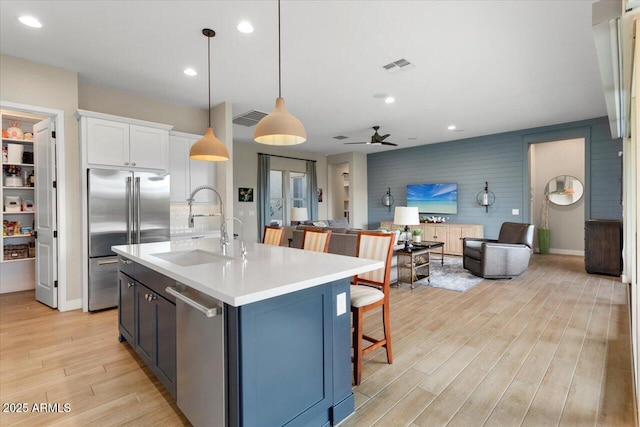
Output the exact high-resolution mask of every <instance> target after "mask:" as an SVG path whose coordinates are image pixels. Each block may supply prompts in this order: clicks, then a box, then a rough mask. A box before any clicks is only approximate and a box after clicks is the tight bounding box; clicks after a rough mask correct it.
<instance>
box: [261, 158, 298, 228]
mask: <svg viewBox="0 0 640 427" xmlns="http://www.w3.org/2000/svg"><path fill="white" fill-rule="evenodd" d="M269 177H270V180H271V186H270V188H269V194H270V199H271V200H270V205H269V213H270V215H269V224H270V225H279V226H282V225H284V224H288V223H289V214H290V211H291V208H292V207H296V208H303V207H305V206H307V199H306V198H307V175H306V174H305V173H304V172H293V171H282V170H275V169H272V170H271V171H270V173H269ZM285 195H288V197H285Z"/></svg>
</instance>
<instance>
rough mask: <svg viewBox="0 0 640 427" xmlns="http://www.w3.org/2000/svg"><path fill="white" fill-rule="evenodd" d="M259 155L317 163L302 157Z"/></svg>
mask: <svg viewBox="0 0 640 427" xmlns="http://www.w3.org/2000/svg"><path fill="white" fill-rule="evenodd" d="M258 154H262V155H263V156H271V157H282V158H283V159H291V160H304V161H305V162H313V163H316V162H317V160H310V159H301V158H300V157H289V156H279V155H277V154H267V153H258Z"/></svg>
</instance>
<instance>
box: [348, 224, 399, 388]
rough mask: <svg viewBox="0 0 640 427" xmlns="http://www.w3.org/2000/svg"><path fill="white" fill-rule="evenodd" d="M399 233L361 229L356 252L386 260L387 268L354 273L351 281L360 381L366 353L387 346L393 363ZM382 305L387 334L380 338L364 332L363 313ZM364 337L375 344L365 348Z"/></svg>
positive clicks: (355, 372)
mask: <svg viewBox="0 0 640 427" xmlns="http://www.w3.org/2000/svg"><path fill="white" fill-rule="evenodd" d="M394 237H395V235H394V234H388V233H380V232H373V231H361V232H359V233H358V242H357V246H356V256H357V257H359V258H367V259H375V260H379V261H384V263H385V266H384V268H380V269H378V270H374V271H370V272H367V273H363V274H359V275H357V276H354V277H353V285H351V287H350V290H351V314H352V318H353V319H352V321H353V343H352V345H353V379H354V382H355V384H356V385H359V384H360V380H361V376H362V356H364V355H365V354H367V353H369V352H371V351H373V350H375V349H376V348H379V347H385V349H386V350H387V362H388V363H393V355H392V353H391V321H390V318H389V288H390V286H389V282H390V274H391V256H392V255H393V240H394ZM380 306H382V324H383V327H384V338H382V339H377V338H372V337H370V336H367V335H364V334H363V325H362V322H363V315H364V313H365V312H367V311H369V310H373V309H374V308H376V307H380ZM363 340H367V341H369V342H371V343H372V344H371V345H370V346H368V347H366V348H363V344H362V342H363Z"/></svg>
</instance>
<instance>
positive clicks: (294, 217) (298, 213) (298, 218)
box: [291, 208, 309, 225]
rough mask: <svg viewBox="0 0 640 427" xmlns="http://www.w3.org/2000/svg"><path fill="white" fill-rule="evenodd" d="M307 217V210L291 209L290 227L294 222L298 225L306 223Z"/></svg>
mask: <svg viewBox="0 0 640 427" xmlns="http://www.w3.org/2000/svg"><path fill="white" fill-rule="evenodd" d="M308 219H309V217H308V216H307V208H291V225H293V222H294V221H295V222H296V223H297V224H296V225H298V224H300V222H302V221H307V220H308Z"/></svg>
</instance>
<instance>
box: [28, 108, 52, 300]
mask: <svg viewBox="0 0 640 427" xmlns="http://www.w3.org/2000/svg"><path fill="white" fill-rule="evenodd" d="M55 144H56V140H55V138H54V126H53V120H52V119H45V120H43V121H41V122H40V123H37V124H35V125H34V126H33V152H34V164H35V171H36V172H35V179H36V184H35V211H36V212H35V230H36V233H37V234H36V239H35V240H36V300H38V301H40V302H41V303H43V304H46V305H48V306H50V307H52V308H56V307H57V306H58V289H57V283H56V281H57V279H58V271H57V268H58V254H57V247H58V245H57V242H56V229H57V226H56V224H57V223H56V200H57V197H56V188H55V181H56V145H55Z"/></svg>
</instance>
